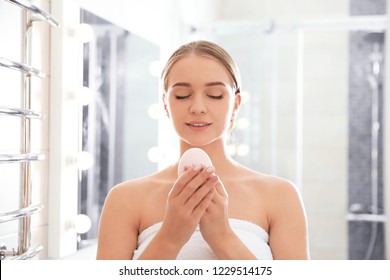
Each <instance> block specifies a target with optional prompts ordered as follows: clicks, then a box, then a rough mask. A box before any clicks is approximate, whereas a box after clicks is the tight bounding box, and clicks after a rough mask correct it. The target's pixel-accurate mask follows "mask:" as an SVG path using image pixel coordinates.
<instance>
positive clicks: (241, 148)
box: [237, 144, 250, 157]
mask: <svg viewBox="0 0 390 280" xmlns="http://www.w3.org/2000/svg"><path fill="white" fill-rule="evenodd" d="M249 150H250V148H249V146H248V145H247V144H240V145H238V147H237V155H239V156H240V157H244V156H246V155H248V154H249Z"/></svg>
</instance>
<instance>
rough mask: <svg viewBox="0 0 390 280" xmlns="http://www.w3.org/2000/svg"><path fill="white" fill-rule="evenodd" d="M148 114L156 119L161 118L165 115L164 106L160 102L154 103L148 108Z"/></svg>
mask: <svg viewBox="0 0 390 280" xmlns="http://www.w3.org/2000/svg"><path fill="white" fill-rule="evenodd" d="M148 114H149V117H151V118H152V119H154V120H158V119H160V118H161V117H162V116H164V110H163V106H162V105H161V104H159V103H153V104H152V105H150V106H149V108H148Z"/></svg>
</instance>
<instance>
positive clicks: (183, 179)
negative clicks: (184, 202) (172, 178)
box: [169, 166, 201, 197]
mask: <svg viewBox="0 0 390 280" xmlns="http://www.w3.org/2000/svg"><path fill="white" fill-rule="evenodd" d="M200 172H201V167H200V166H193V167H190V168H188V169H187V170H186V171H185V172H184V173H183V175H181V176H180V177H179V178H178V179H177V180H176V182H175V184H174V185H173V187H172V189H171V191H170V194H169V195H170V196H171V197H176V196H178V195H179V194H180V193H181V192H182V190H183V189H184V187H185V186H186V185H187V184H188V182H190V181H191V180H192V179H193V178H194V177H196V175H198V174H199V173H200Z"/></svg>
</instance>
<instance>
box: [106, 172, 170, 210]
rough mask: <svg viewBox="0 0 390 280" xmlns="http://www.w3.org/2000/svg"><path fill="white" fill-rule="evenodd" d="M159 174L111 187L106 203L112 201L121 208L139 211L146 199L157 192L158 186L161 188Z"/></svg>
mask: <svg viewBox="0 0 390 280" xmlns="http://www.w3.org/2000/svg"><path fill="white" fill-rule="evenodd" d="M160 177H161V174H160V173H155V174H152V175H150V176H146V177H141V178H137V179H132V180H128V181H125V182H122V183H120V184H118V185H116V186H115V187H113V188H112V189H111V190H110V192H109V193H108V195H107V198H106V201H113V202H115V203H116V204H117V205H121V206H122V207H126V208H132V210H135V209H140V205H142V203H143V201H144V199H145V198H146V197H151V196H153V194H154V193H156V192H158V191H159V188H158V186H162V185H163V184H161V182H162V179H161V178H160ZM132 213H133V214H134V211H132Z"/></svg>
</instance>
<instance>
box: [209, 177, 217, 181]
mask: <svg viewBox="0 0 390 280" xmlns="http://www.w3.org/2000/svg"><path fill="white" fill-rule="evenodd" d="M217 180H218V177H217V176H212V177H211V178H210V181H211V182H215V181H217Z"/></svg>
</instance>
